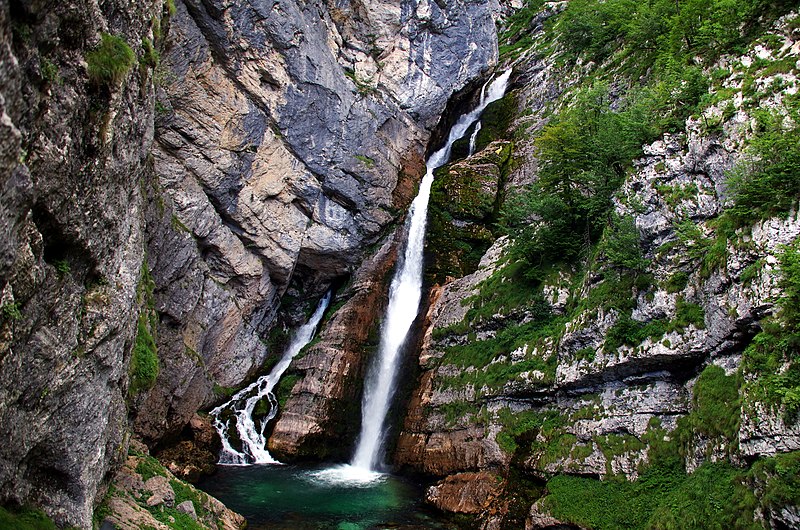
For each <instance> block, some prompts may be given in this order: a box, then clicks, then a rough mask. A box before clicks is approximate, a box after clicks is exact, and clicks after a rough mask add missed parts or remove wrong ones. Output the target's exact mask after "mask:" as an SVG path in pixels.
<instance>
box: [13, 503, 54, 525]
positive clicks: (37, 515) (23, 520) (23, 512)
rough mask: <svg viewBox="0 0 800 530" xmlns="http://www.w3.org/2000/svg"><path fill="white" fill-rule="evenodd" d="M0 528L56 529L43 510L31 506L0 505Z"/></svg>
mask: <svg viewBox="0 0 800 530" xmlns="http://www.w3.org/2000/svg"><path fill="white" fill-rule="evenodd" d="M0 528H8V529H9V530H11V529H13V530H56V528H57V527H56V525H55V523H54V522H53V520H52V519H50V518H49V517H48V516H47V515H45V514H44V512H42V511H40V510H34V509H31V508H2V507H0Z"/></svg>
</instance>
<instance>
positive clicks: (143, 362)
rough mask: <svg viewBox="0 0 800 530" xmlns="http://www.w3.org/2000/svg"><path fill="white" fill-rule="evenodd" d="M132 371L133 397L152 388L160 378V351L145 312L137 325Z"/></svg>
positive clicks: (131, 391)
mask: <svg viewBox="0 0 800 530" xmlns="http://www.w3.org/2000/svg"><path fill="white" fill-rule="evenodd" d="M130 371H131V385H130V393H131V394H132V395H136V394H138V393H139V392H142V391H144V390H148V389H150V388H152V387H153V385H154V384H155V382H156V378H157V377H158V372H159V365H158V349H157V347H156V342H155V339H154V338H153V335H152V334H151V333H150V330H149V329H148V323H147V317H146V316H145V314H144V312H143V313H142V315H141V316H140V317H139V322H138V325H137V333H136V341H135V342H134V345H133V355H132V357H131V369H130Z"/></svg>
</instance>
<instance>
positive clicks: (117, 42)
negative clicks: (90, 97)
mask: <svg viewBox="0 0 800 530" xmlns="http://www.w3.org/2000/svg"><path fill="white" fill-rule="evenodd" d="M135 62H136V54H135V53H133V50H132V49H131V47H130V46H129V45H128V43H127V42H125V40H124V39H123V38H122V37H118V36H116V35H109V34H108V33H103V34H102V35H101V37H100V44H99V45H98V46H97V47H96V48H95V49H94V50H92V51H90V52H89V53H87V54H86V63H87V65H88V72H89V79H91V80H92V82H93V83H95V84H97V85H108V86H111V85H118V84H119V83H120V82H122V80H123V79H124V78H125V76H126V75H127V74H128V72H129V71H130V69H131V67H132V66H133V65H134V63H135Z"/></svg>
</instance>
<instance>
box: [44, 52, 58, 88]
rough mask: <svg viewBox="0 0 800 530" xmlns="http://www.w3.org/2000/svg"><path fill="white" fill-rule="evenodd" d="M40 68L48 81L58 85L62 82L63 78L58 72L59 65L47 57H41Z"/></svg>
mask: <svg viewBox="0 0 800 530" xmlns="http://www.w3.org/2000/svg"><path fill="white" fill-rule="evenodd" d="M39 69H40V70H41V72H42V78H43V79H44V80H45V81H47V82H48V83H50V84H57V85H60V84H61V83H62V79H61V77H60V76H59V74H58V66H57V65H56V64H55V63H54V62H53V61H51V60H50V59H48V58H47V57H42V58H41V59H39Z"/></svg>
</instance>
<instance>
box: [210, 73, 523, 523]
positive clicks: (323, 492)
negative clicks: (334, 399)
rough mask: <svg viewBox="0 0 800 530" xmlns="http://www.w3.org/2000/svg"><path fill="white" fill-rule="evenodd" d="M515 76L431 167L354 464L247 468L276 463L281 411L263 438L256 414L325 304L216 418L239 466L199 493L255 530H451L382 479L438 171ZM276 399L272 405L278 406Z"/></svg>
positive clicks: (462, 120)
mask: <svg viewBox="0 0 800 530" xmlns="http://www.w3.org/2000/svg"><path fill="white" fill-rule="evenodd" d="M510 76H511V70H508V71H506V72H504V73H503V74H501V75H500V76H498V77H497V78H496V79H494V80H491V79H490V80H489V81H488V82H487V83H486V84H485V85H484V86H483V88H482V90H481V98H480V102H479V104H478V106H477V107H476V108H475V109H473V110H472V111H470V112H468V113H466V114H463V115H462V116H460V117H459V119H458V121H457V122H456V123H455V124H454V125H453V126H452V128H451V129H450V132H449V135H448V137H447V141H446V142H445V145H444V147H442V148H441V149H439V150H438V151H436V152H434V153H433V154H432V155H431V156H430V158H429V159H428V161H427V164H426V166H427V171H426V173H425V176H424V177H423V179H422V181H421V183H420V187H419V193H418V194H417V197H416V198H415V199H414V201H413V202H412V203H411V207H410V210H409V214H408V221H407V226H408V242H407V244H406V248H405V252H404V253H403V255H402V258H401V260H400V261H399V263H398V267H397V270H396V271H395V275H394V278H393V279H392V283H391V286H390V291H389V304H388V307H387V310H386V315H385V318H384V321H383V326H382V328H381V339H380V345H379V350H378V355H377V357H376V359H375V361H376V362H375V363H374V364H373V366H371V367H370V371H369V375H368V377H367V380H366V381H365V390H364V397H363V401H362V418H361V432H360V434H359V437H358V443H357V446H356V449H355V452H354V455H353V458H352V460H351V461H350V463H349V464H347V465H338V466H335V467H327V468H308V467H296V466H275V465H270V466H253V465H248V464H254V463H274V462H275V461H274V460H273V459H272V457H271V456H270V455H269V453H268V452H267V451H266V448H265V446H266V440H265V439H264V427H265V424H266V422H267V421H269V419H271V417H272V416H274V414H275V407H274V406H273V409H272V411H271V412H270V414H269V415H268V416H267V419H266V420H265V421H264V423H262V424H261V426H260V427H258V428H256V426H255V423H254V421H253V419H252V411H253V409H254V407H255V405H256V403H257V402H258V401H259V400H260V399H262V398H264V397H268V398H269V397H270V396H271V390H272V388H273V387H274V386H275V384H276V383H277V380H278V378H279V377H280V375H281V374H282V373H283V371H284V370H286V368H287V367H288V365H289V363H290V362H291V360H292V358H293V357H294V355H296V353H297V351H299V350H300V349H301V348H302V347H303V345H304V344H305V342H308V341H309V340H310V339H311V336H312V335H313V332H314V330H315V329H316V327H317V325H318V323H319V320H320V319H321V318H322V313H324V311H325V307H327V303H328V299H327V297H326V299H324V300H323V301H321V302H320V305H319V307H318V308H317V311H316V312H315V314H314V316H312V318H311V319H310V320H309V322H308V323H307V324H306V325H305V326H304V327H303V328H301V330H300V331H298V333H297V338H296V340H297V341H300V340H305V342H304V343H303V344H300V345H299V346H295V344H294V343H293V345H292V347H290V348H289V349H288V350H287V351H286V353H285V354H284V357H283V359H281V362H280V363H279V364H278V365H277V366H276V367H275V369H273V371H272V372H271V373H270V374H269V375H268V376H264V377H263V378H261V379H259V380H258V381H256V382H255V383H253V384H252V385H250V386H249V387H247V388H246V389H244V390H242V391H241V392H239V393H237V394H236V395H235V396H234V397H233V399H232V400H231V402H230V403H228V404H226V405H223V406H222V407H220V408H218V409H214V411H212V415H213V416H214V418H215V425H216V427H217V429H218V430H219V431H220V435H221V436H222V438H223V444H224V449H223V452H222V455H221V458H220V463H227V464H238V465H237V466H222V467H221V468H220V469H219V471H218V472H217V474H216V475H214V476H213V477H211V478H209V479H206V480H205V481H204V482H203V483H201V484H200V486H201V487H202V488H203V489H204V490H206V491H208V492H209V493H211V494H212V495H214V496H216V497H217V498H219V499H220V500H222V501H223V502H224V503H225V504H226V505H228V506H230V507H231V508H233V509H234V510H236V511H238V512H240V513H242V514H243V515H245V517H246V518H247V519H248V523H249V525H250V526H249V527H250V528H254V529H261V528H264V529H278V528H285V529H293V530H294V529H298V528H302V529H312V528H314V529H316V528H319V529H330V528H336V529H339V530H355V529H366V528H386V527H391V528H409V529H410V528H414V529H419V528H426V529H434V528H442V529H444V528H448V529H449V528H452V526H451V525H449V524H447V523H446V522H443V521H441V520H438V519H437V516H436V515H434V514H431V513H427V512H426V507H425V506H424V505H423V504H422V496H423V495H422V489H421V486H420V485H419V484H415V483H413V482H412V481H410V480H407V479H404V478H402V477H397V476H393V475H390V474H388V473H385V471H386V469H385V467H384V465H383V450H384V448H383V446H384V443H385V438H386V435H387V425H386V417H387V413H388V411H389V406H390V404H391V400H392V396H393V394H394V392H395V386H396V379H397V372H398V368H399V366H400V352H401V349H402V346H403V344H404V343H405V341H406V338H407V336H408V333H409V330H410V329H411V325H412V324H413V322H414V320H415V319H416V318H417V313H418V311H419V305H420V299H421V296H422V273H423V250H424V243H425V224H426V221H427V215H428V201H429V199H430V193H431V185H432V184H433V178H434V177H433V174H434V171H435V170H436V169H437V168H439V167H440V166H442V165H444V164H445V163H447V162H448V160H449V159H450V149H451V148H452V146H453V143H454V142H455V141H456V140H458V139H460V138H462V137H464V135H465V134H466V132H467V131H468V130H469V129H470V127H472V126H473V124H476V122H477V120H478V119H479V118H480V115H481V113H482V112H483V111H484V109H485V108H486V107H487V106H488V105H489V104H490V103H492V102H494V101H497V100H498V99H500V98H502V97H503V95H504V94H505V90H506V86H507V84H508V79H509V77H510ZM476 137H477V125H476V131H475V133H474V134H473V135H472V137H471V138H470V151H471V152H472V151H473V150H474V145H475V139H476ZM304 330H305V331H304ZM295 347H296V350H297V351H294V348H295ZM292 352H293V353H292ZM270 399H271V400H274V396H272V397H271V398H270ZM226 407H228V409H229V410H231V411H233V412H234V413H235V417H236V429H237V432H238V434H239V437H240V438H241V439H242V441H243V449H242V451H237V450H236V449H234V448H233V447H231V445H230V443H229V442H228V441H227V437H226V435H225V434H226V432H227V429H228V428H229V427H228V422H225V421H223V420H222V419H221V418H223V411H224V409H225V408H226ZM228 421H230V420H228Z"/></svg>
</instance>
